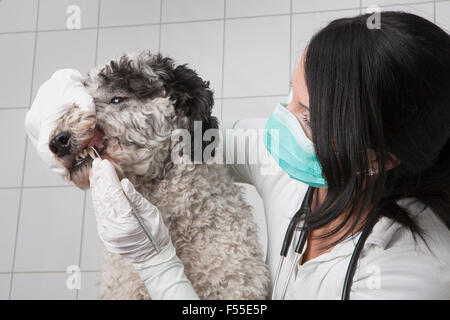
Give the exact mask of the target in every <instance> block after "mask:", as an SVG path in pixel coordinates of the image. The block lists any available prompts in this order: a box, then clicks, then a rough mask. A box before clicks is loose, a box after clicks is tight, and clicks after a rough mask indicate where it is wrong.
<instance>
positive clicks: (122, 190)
mask: <svg viewBox="0 0 450 320" xmlns="http://www.w3.org/2000/svg"><path fill="white" fill-rule="evenodd" d="M89 179H90V184H91V193H92V201H93V204H94V211H95V216H96V218H97V230H98V234H99V236H100V238H101V239H102V241H103V244H104V245H105V247H106V248H107V249H108V250H109V251H110V252H113V253H119V254H121V255H122V256H123V257H125V258H126V259H128V260H130V261H131V262H132V263H133V266H134V267H135V269H136V271H137V272H138V274H139V276H140V277H141V279H142V280H143V281H144V283H145V286H146V288H147V290H148V292H149V294H150V297H151V298H152V299H154V300H158V299H183V300H192V299H198V296H197V294H196V293H195V290H194V289H193V288H192V285H191V282H190V281H189V279H187V277H186V275H185V274H184V265H183V263H182V261H181V260H180V259H179V258H178V257H177V255H176V251H175V248H174V246H173V245H172V240H171V239H170V236H169V232H168V230H167V228H166V226H165V224H164V222H163V220H162V217H161V214H160V212H159V210H158V209H157V208H156V207H155V206H154V205H152V204H151V203H150V202H148V201H147V200H146V199H145V198H144V197H143V196H142V195H141V194H140V193H139V192H137V191H136V189H135V188H134V186H133V184H132V183H131V182H130V181H129V180H128V179H123V180H122V181H120V182H119V178H118V177H117V174H116V171H115V169H114V167H113V165H112V164H111V163H110V162H109V161H108V160H100V159H98V158H96V159H94V161H93V163H92V169H91V172H90V176H89ZM132 207H133V208H134V210H135V211H136V214H138V215H139V216H140V217H141V218H142V220H143V221H144V223H145V224H146V226H147V227H148V229H149V231H150V233H151V234H152V236H153V238H154V239H155V241H156V243H157V244H158V245H159V247H160V249H161V251H160V252H159V253H158V252H157V251H156V250H155V248H154V247H153V245H152V244H151V242H150V240H149V239H148V237H147V235H146V234H145V233H144V231H143V230H142V228H141V226H140V224H139V223H138V221H137V220H136V218H135V217H134V216H133V213H132Z"/></svg>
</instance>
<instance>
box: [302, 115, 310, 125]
mask: <svg viewBox="0 0 450 320" xmlns="http://www.w3.org/2000/svg"><path fill="white" fill-rule="evenodd" d="M302 120H303V122H305V123H306V124H307V125H308V126H309V125H310V123H309V119H308V117H302Z"/></svg>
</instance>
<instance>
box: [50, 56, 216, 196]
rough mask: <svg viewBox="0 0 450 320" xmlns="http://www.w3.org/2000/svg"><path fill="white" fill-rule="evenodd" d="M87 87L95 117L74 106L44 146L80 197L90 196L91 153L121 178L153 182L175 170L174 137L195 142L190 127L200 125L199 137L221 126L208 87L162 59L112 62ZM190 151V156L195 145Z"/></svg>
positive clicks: (90, 77)
mask: <svg viewBox="0 0 450 320" xmlns="http://www.w3.org/2000/svg"><path fill="white" fill-rule="evenodd" d="M84 85H85V86H86V88H87V89H88V90H89V93H90V94H91V95H92V97H93V98H94V103H95V108H96V112H95V114H94V113H89V112H83V111H81V110H80V109H79V108H78V107H76V106H74V108H73V109H72V110H71V111H70V112H69V113H68V114H67V115H64V116H63V117H62V118H61V120H60V123H59V125H58V127H57V128H56V129H55V130H54V132H53V133H52V135H51V137H50V142H49V145H50V149H51V150H52V152H53V153H54V154H55V156H56V157H57V159H58V160H59V161H60V162H61V163H62V164H63V165H64V166H65V167H66V168H67V169H68V172H69V173H70V176H69V179H70V180H71V181H72V182H73V183H75V185H77V186H78V187H80V188H82V189H86V188H89V170H90V168H91V163H92V159H91V157H89V155H88V154H87V152H86V151H87V150H86V149H87V148H89V146H93V147H95V149H96V150H97V151H98V152H99V153H100V156H101V157H102V158H104V159H108V160H110V161H111V162H112V163H113V165H114V166H115V168H116V171H117V173H118V174H119V177H120V178H123V177H128V178H131V179H134V178H139V177H140V178H141V179H144V180H146V181H151V180H152V179H157V178H161V177H163V176H164V174H165V172H166V170H167V169H168V168H170V167H171V166H172V161H171V152H172V149H173V147H174V146H175V145H176V142H174V141H173V140H172V134H173V132H174V131H175V130H177V129H186V130H188V131H189V132H190V137H191V139H194V122H195V121H200V122H201V125H202V127H201V128H202V134H203V133H204V132H205V131H206V130H208V129H212V128H217V126H218V123H217V119H216V118H215V117H213V116H212V115H211V111H212V107H213V104H214V99H213V92H212V91H211V90H210V88H209V82H205V81H203V80H202V79H201V78H200V77H199V76H198V75H197V73H196V72H195V71H193V70H191V69H189V68H188V67H187V66H186V65H179V66H175V64H174V61H173V60H172V59H170V58H168V57H162V56H161V55H160V54H157V55H152V54H150V53H149V52H144V53H141V54H139V55H124V56H122V57H120V58H117V59H114V60H111V61H110V62H109V63H107V64H106V65H104V66H101V67H98V68H95V69H93V70H92V71H91V72H90V73H89V75H88V78H87V80H86V81H85V83H84ZM189 144H190V145H191V148H192V149H193V148H194V145H195V144H194V143H193V140H191V141H190V143H189ZM205 146H206V144H205V143H204V142H202V147H203V148H204V147H205ZM191 154H192V155H193V154H194V153H193V152H192V153H191Z"/></svg>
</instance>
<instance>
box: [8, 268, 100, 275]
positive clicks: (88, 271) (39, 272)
mask: <svg viewBox="0 0 450 320" xmlns="http://www.w3.org/2000/svg"><path fill="white" fill-rule="evenodd" d="M94 272H101V270H100V269H99V270H82V273H94ZM53 273H65V274H67V271H65V270H49V271H42V270H34V271H15V272H0V275H5V274H6V275H7V274H9V275H12V274H53Z"/></svg>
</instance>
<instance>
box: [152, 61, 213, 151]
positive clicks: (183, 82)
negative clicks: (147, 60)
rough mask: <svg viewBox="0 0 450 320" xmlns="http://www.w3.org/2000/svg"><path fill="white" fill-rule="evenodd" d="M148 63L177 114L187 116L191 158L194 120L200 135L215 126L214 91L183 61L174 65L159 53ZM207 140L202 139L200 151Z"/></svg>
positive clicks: (206, 143) (207, 82)
mask: <svg viewBox="0 0 450 320" xmlns="http://www.w3.org/2000/svg"><path fill="white" fill-rule="evenodd" d="M151 67H152V69H153V72H155V73H157V74H158V75H159V76H160V78H161V79H162V80H163V82H164V87H165V89H166V92H167V94H168V95H169V96H170V98H171V100H173V101H175V112H176V113H177V115H179V116H181V118H183V117H186V118H187V119H188V124H187V128H185V129H187V130H189V133H190V135H191V158H192V160H194V155H195V152H194V146H195V144H194V122H195V121H201V124H202V137H203V134H204V133H205V131H206V130H208V129H217V128H218V121H217V118H216V117H214V116H212V108H213V106H214V93H213V91H212V90H211V89H210V87H209V81H203V79H202V78H200V77H199V75H198V74H197V73H196V72H195V71H194V70H192V69H190V68H188V67H187V65H186V64H184V65H179V66H176V67H175V66H174V63H173V60H172V59H170V58H168V57H162V56H161V55H160V54H158V55H156V57H155V59H153V61H152V66H151ZM209 143H211V142H208V141H203V139H202V154H203V150H204V149H205V147H206V146H207V145H208V144H209Z"/></svg>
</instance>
